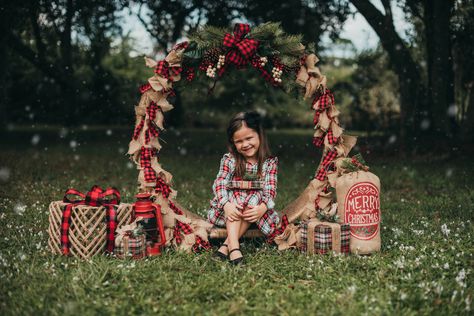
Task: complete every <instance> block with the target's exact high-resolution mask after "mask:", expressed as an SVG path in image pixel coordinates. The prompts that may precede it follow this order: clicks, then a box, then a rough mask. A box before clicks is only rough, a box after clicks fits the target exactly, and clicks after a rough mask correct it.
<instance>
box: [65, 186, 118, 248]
mask: <svg viewBox="0 0 474 316" xmlns="http://www.w3.org/2000/svg"><path fill="white" fill-rule="evenodd" d="M70 195H72V196H76V197H79V199H75V200H72V199H70V198H69V196H70ZM63 202H64V203H68V204H67V205H66V208H65V209H64V211H63V217H62V220H61V249H62V253H63V255H69V254H70V247H71V243H70V242H69V227H70V226H71V212H72V208H73V207H75V206H77V205H89V206H104V207H105V208H107V251H108V252H109V253H112V252H113V251H114V245H115V229H116V228H117V214H116V212H115V209H114V205H117V204H120V192H119V191H118V190H117V189H115V188H107V189H106V190H105V191H104V190H103V189H102V188H101V187H99V186H97V185H94V186H93V187H92V188H91V190H90V191H89V192H87V194H84V193H82V192H80V191H78V190H76V189H68V190H67V191H66V193H65V194H64V198H63Z"/></svg>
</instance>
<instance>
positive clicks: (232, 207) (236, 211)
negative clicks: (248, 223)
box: [224, 202, 242, 222]
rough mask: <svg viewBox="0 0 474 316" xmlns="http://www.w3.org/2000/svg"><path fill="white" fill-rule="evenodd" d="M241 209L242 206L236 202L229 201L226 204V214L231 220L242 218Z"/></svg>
mask: <svg viewBox="0 0 474 316" xmlns="http://www.w3.org/2000/svg"><path fill="white" fill-rule="evenodd" d="M240 210H242V206H240V205H238V204H235V203H231V202H227V203H226V204H225V205H224V213H225V216H226V217H227V219H228V220H229V221H231V222H234V221H239V220H240V218H241V217H242V213H241V212H240Z"/></svg>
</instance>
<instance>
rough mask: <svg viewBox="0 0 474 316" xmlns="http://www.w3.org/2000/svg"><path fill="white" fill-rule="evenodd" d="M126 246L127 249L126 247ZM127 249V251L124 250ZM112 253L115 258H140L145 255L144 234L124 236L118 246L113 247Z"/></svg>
mask: <svg viewBox="0 0 474 316" xmlns="http://www.w3.org/2000/svg"><path fill="white" fill-rule="evenodd" d="M127 248H128V249H127ZM125 249H127V252H125ZM114 254H115V256H116V257H117V258H120V259H124V258H126V257H131V258H133V259H142V258H144V257H145V256H146V242H145V236H144V235H141V236H136V237H133V238H132V237H131V236H124V237H123V239H122V242H121V243H120V245H119V246H117V247H115V250H114Z"/></svg>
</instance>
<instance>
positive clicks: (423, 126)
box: [420, 118, 431, 131]
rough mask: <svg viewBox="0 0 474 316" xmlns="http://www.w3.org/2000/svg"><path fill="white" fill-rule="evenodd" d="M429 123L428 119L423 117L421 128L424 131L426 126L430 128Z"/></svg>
mask: <svg viewBox="0 0 474 316" xmlns="http://www.w3.org/2000/svg"><path fill="white" fill-rule="evenodd" d="M430 124H431V123H430V120H428V119H426V118H425V119H423V120H422V121H421V124H420V127H421V129H422V130H424V131H426V130H427V129H428V128H430Z"/></svg>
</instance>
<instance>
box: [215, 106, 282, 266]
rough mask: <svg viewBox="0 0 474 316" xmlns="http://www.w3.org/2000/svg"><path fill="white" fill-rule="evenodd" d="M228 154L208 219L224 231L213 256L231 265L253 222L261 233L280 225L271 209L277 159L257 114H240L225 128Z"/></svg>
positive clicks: (239, 260)
mask: <svg viewBox="0 0 474 316" xmlns="http://www.w3.org/2000/svg"><path fill="white" fill-rule="evenodd" d="M227 138H228V149H229V153H227V154H225V155H224V156H223V157H222V160H221V164H220V168H219V173H218V174H217V177H216V180H215V181H214V184H213V186H212V189H213V192H214V198H213V199H212V200H211V209H210V210H209V212H208V220H209V221H210V222H211V223H212V224H214V225H215V226H219V227H226V228H227V239H226V240H225V242H224V243H223V244H222V246H221V247H220V248H219V249H218V251H217V253H216V255H217V256H218V257H219V258H221V259H227V257H229V260H230V262H231V263H233V264H240V263H242V260H243V256H242V252H241V251H240V245H239V238H240V237H241V236H242V235H243V234H244V233H245V232H246V231H247V229H248V228H249V226H250V225H251V224H252V223H255V224H256V225H257V227H258V228H259V229H260V230H261V231H262V233H263V234H265V235H268V234H270V233H272V232H273V230H274V229H275V227H276V225H277V224H278V223H279V222H280V219H279V217H278V214H277V213H276V212H275V211H274V210H273V208H274V207H275V202H274V200H275V196H276V187H277V172H278V159H277V158H276V157H271V156H270V149H269V147H268V142H267V138H266V136H265V133H264V131H263V128H262V122H261V118H260V115H259V114H258V113H256V112H241V113H238V114H236V115H235V116H234V117H233V118H232V119H231V121H230V122H229V127H228V128H227Z"/></svg>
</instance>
